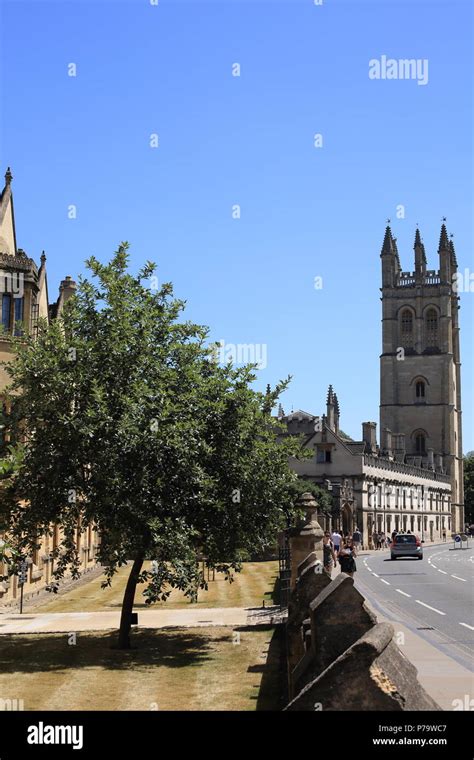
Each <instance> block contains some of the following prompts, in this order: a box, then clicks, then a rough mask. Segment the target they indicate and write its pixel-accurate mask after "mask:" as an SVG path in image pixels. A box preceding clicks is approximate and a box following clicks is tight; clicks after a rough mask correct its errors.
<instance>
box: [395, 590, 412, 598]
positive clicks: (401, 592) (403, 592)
mask: <svg viewBox="0 0 474 760" xmlns="http://www.w3.org/2000/svg"><path fill="white" fill-rule="evenodd" d="M395 591H398V593H399V594H403V596H408V597H410V599H411V594H407V593H406V592H405V591H402V590H401V588H396V589H395Z"/></svg>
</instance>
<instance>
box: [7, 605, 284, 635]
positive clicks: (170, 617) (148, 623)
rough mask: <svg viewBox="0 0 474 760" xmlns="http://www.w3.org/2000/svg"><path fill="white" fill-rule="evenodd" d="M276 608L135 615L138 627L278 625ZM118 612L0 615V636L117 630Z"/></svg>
mask: <svg viewBox="0 0 474 760" xmlns="http://www.w3.org/2000/svg"><path fill="white" fill-rule="evenodd" d="M281 620H282V613H281V612H280V608H279V607H273V606H272V607H265V608H264V607H250V608H248V607H209V608H202V607H200V608H198V609H196V608H194V609H192V608H191V609H183V610H163V609H161V610H146V611H143V612H139V613H138V627H139V628H199V627H204V626H246V625H275V624H276V623H279V622H281ZM119 624H120V611H117V612H56V613H48V612H46V613H38V614H31V613H30V614H23V615H19V614H18V613H16V612H3V613H1V614H0V635H7V634H28V633H30V634H33V633H73V632H76V633H77V632H79V631H105V630H111V629H112V630H113V629H116V628H118V626H119Z"/></svg>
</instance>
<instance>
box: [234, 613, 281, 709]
mask: <svg viewBox="0 0 474 760" xmlns="http://www.w3.org/2000/svg"><path fill="white" fill-rule="evenodd" d="M235 630H239V631H252V630H255V626H246V627H243V626H242V627H239V628H238V629H235ZM258 630H260V631H261V630H269V631H270V630H273V636H272V638H271V640H270V643H269V645H268V650H267V652H266V655H267V657H266V660H265V662H264V663H258V664H254V665H249V667H248V668H247V672H249V673H262V680H261V682H260V688H259V692H258V694H257V695H256V696H255V697H251V699H256V700H257V708H256V709H257V710H262V711H281V710H282V709H283V707H284V706H285V704H286V698H285V696H286V665H285V631H284V625H277V626H272V625H269V626H263V625H259V626H258Z"/></svg>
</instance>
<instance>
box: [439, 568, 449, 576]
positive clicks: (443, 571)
mask: <svg viewBox="0 0 474 760" xmlns="http://www.w3.org/2000/svg"><path fill="white" fill-rule="evenodd" d="M438 573H443V575H447V572H446V570H440V569H439V568H438Z"/></svg>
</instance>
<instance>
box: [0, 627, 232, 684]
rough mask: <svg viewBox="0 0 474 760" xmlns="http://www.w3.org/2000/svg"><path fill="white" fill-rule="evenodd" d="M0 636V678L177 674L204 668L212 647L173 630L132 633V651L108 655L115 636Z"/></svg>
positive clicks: (210, 641)
mask: <svg viewBox="0 0 474 760" xmlns="http://www.w3.org/2000/svg"><path fill="white" fill-rule="evenodd" d="M69 636H70V634H67V633H63V634H51V633H50V634H28V635H25V634H23V635H15V634H12V635H8V634H7V635H3V636H1V637H0V673H38V672H42V673H44V672H54V671H61V670H65V669H75V668H77V669H82V668H91V667H100V668H104V669H106V670H129V669H133V670H135V671H140V670H148V669H149V668H151V667H156V666H160V665H161V666H165V667H168V668H182V667H186V666H188V665H199V664H204V663H205V662H206V661H208V660H210V659H212V658H211V657H210V656H209V652H210V651H211V650H212V644H213V643H215V642H216V641H224V640H227V638H226V637H216V638H214V639H209V637H208V636H206V635H202V636H201V635H199V634H195V633H183V631H182V630H181V631H180V632H179V633H178V632H175V631H173V630H160V631H150V630H142V631H140V630H138V631H134V632H133V633H132V639H131V640H132V647H133V648H132V649H128V650H119V649H113V645H114V644H115V642H116V639H117V632H116V631H114V632H113V633H111V632H104V633H87V634H85V633H78V634H77V643H76V644H75V645H69V644H68V637H69Z"/></svg>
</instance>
